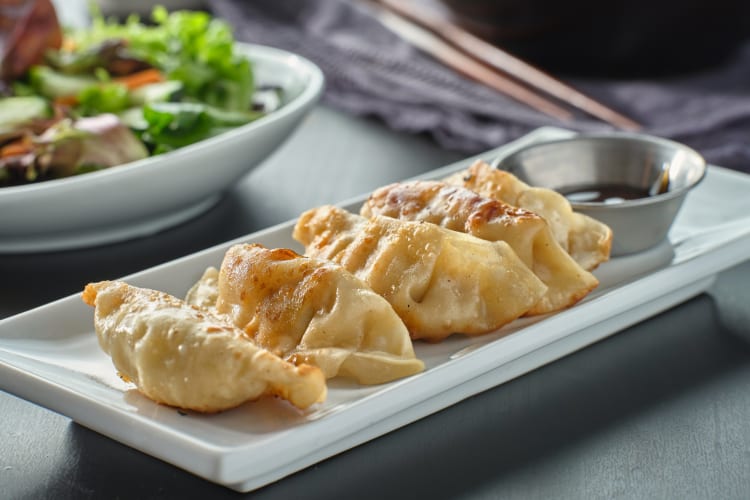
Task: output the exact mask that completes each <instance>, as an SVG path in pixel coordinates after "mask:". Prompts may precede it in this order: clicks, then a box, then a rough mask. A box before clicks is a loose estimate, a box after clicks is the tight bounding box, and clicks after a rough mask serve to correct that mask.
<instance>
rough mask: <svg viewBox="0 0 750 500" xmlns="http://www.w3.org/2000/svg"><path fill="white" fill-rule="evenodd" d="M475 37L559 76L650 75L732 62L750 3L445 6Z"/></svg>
mask: <svg viewBox="0 0 750 500" xmlns="http://www.w3.org/2000/svg"><path fill="white" fill-rule="evenodd" d="M442 3H443V4H444V5H445V6H446V7H447V8H448V10H449V12H450V15H451V17H452V18H453V19H454V20H455V21H456V22H457V23H458V24H460V25H462V26H463V27H464V28H467V29H468V30H469V31H471V32H473V33H474V34H476V35H478V36H480V37H482V38H484V39H486V40H488V41H490V42H492V43H494V44H496V45H498V46H500V47H501V48H503V49H504V50H506V51H508V52H510V53H512V54H514V55H515V56H517V57H520V58H522V59H524V60H526V61H528V62H530V63H532V64H535V65H537V66H540V67H542V68H543V69H546V70H548V71H552V72H555V73H558V74H569V75H583V76H645V75H665V74H673V73H678V72H688V71H696V70H700V69H703V68H707V67H711V66H715V65H717V64H719V63H721V62H722V61H724V60H726V58H727V57H728V56H730V55H731V54H732V53H733V52H734V51H735V49H736V48H737V47H738V46H739V45H740V44H741V43H742V42H743V41H744V40H746V39H747V38H748V37H749V36H750V0H681V1H680V0H627V1H626V0H596V1H595V0H494V1H493V0H442Z"/></svg>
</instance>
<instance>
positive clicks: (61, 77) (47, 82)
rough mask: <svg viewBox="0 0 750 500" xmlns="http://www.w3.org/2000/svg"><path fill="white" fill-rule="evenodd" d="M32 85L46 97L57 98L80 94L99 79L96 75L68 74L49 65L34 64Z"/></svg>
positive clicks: (31, 75) (31, 72)
mask: <svg viewBox="0 0 750 500" xmlns="http://www.w3.org/2000/svg"><path fill="white" fill-rule="evenodd" d="M29 74H30V77H31V85H32V86H33V87H34V88H35V89H36V90H37V92H39V93H40V94H41V95H43V96H44V97H48V98H50V99H55V98H57V97H65V96H70V95H78V94H79V93H81V91H83V90H84V89H86V88H87V87H90V86H92V85H97V84H98V83H99V81H98V80H97V79H96V78H94V77H89V76H79V75H66V74H63V73H58V72H57V71H55V70H53V69H52V68H48V67H47V66H34V67H33V68H31V71H30V73H29Z"/></svg>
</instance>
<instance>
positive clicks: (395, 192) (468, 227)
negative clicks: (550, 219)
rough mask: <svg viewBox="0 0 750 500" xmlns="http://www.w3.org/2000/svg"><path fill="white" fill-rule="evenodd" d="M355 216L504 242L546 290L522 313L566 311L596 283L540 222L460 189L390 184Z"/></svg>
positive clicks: (432, 184) (436, 184) (434, 183)
mask: <svg viewBox="0 0 750 500" xmlns="http://www.w3.org/2000/svg"><path fill="white" fill-rule="evenodd" d="M360 214H361V215H363V216H365V217H372V216H373V215H385V216H388V217H395V218H397V219H403V220H416V221H425V222H432V223H434V224H438V225H440V226H443V227H445V228H448V229H452V230H454V231H462V232H465V233H468V234H471V235H474V236H477V237H479V238H482V239H485V240H489V241H505V242H506V243H508V245H510V247H511V248H512V249H513V251H515V252H516V254H517V255H518V256H519V257H520V258H521V260H522V261H523V262H524V264H526V265H527V266H528V267H529V268H530V269H531V270H532V271H534V274H536V275H537V277H539V279H541V280H542V281H543V282H544V284H545V285H547V293H545V294H544V297H542V299H541V300H540V301H539V302H537V303H536V304H535V305H534V307H533V308H532V309H531V310H530V311H528V312H527V314H544V313H549V312H553V311H557V310H560V309H563V308H565V307H569V306H571V305H573V304H575V303H576V302H578V301H579V300H581V299H582V298H583V297H585V296H586V295H587V294H588V293H589V292H590V291H591V290H593V289H594V288H595V287H596V286H597V285H598V283H599V282H598V280H597V279H596V278H595V277H594V276H593V275H592V274H591V273H589V272H588V271H585V270H584V269H583V268H581V266H579V265H578V264H577V263H576V261H575V260H573V258H571V257H570V255H568V254H567V253H566V252H565V250H563V249H562V247H560V245H559V244H558V243H557V241H555V238H554V236H553V235H552V233H551V232H550V230H549V226H548V225H547V223H546V221H545V220H544V219H543V218H541V217H540V216H538V215H536V214H534V213H533V212H529V211H528V210H524V209H521V208H515V207H511V206H510V205H508V204H506V203H503V202H501V201H497V200H493V199H491V198H486V197H484V196H481V195H479V194H477V193H475V192H474V191H471V190H469V189H465V188H462V187H460V186H453V185H449V184H445V183H442V182H437V181H412V182H404V183H396V184H391V185H389V186H385V187H382V188H380V189H378V190H376V191H375V192H373V194H372V195H371V196H370V197H369V199H368V200H367V201H366V202H365V203H364V204H363V205H362V208H361V210H360Z"/></svg>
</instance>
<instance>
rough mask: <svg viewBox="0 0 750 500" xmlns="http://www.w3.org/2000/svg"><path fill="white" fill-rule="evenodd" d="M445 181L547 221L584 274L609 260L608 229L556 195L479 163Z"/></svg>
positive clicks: (610, 242)
mask: <svg viewBox="0 0 750 500" xmlns="http://www.w3.org/2000/svg"><path fill="white" fill-rule="evenodd" d="M445 182H447V183H449V184H455V185H458V186H463V187H465V188H467V189H471V190H472V191H474V192H476V193H479V194H481V195H482V196H487V197H489V198H493V199H495V200H499V201H502V202H504V203H508V204H509V205H513V206H514V207H520V208H525V209H526V210H530V211H532V212H534V213H536V214H539V215H541V216H542V217H544V218H545V219H546V220H547V223H548V224H549V226H550V229H551V230H552V233H553V234H554V235H555V239H556V240H557V242H558V243H560V245H561V246H562V247H563V249H565V251H567V252H568V253H569V254H570V255H571V257H573V259H575V261H576V262H578V264H580V266H581V267H583V268H584V269H586V270H587V271H591V270H592V269H595V268H596V267H597V266H598V265H599V264H601V263H602V262H604V261H606V260H608V259H609V253H610V250H611V248H612V230H611V229H610V228H609V226H607V225H606V224H603V223H601V222H599V221H597V220H596V219H593V218H591V217H589V216H587V215H584V214H581V213H578V212H574V211H573V208H572V207H571V206H570V202H568V200H567V199H566V198H565V197H564V196H563V195H561V194H560V193H557V192H555V191H553V190H551V189H545V188H540V187H531V186H529V185H528V184H526V183H524V182H522V181H521V180H520V179H518V178H517V177H516V176H515V175H513V174H511V173H509V172H506V171H504V170H499V169H497V168H493V167H492V166H490V165H488V164H487V163H486V162H484V161H482V160H477V161H476V162H474V163H473V164H472V165H471V166H470V167H469V168H468V169H466V170H463V171H461V172H458V173H456V174H453V175H451V176H450V177H448V178H447V179H445Z"/></svg>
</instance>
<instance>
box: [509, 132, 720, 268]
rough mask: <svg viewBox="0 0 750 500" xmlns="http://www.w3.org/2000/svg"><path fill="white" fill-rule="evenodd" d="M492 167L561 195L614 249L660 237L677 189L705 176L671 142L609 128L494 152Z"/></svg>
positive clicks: (678, 197) (683, 190) (687, 152)
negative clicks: (606, 230)
mask: <svg viewBox="0 0 750 500" xmlns="http://www.w3.org/2000/svg"><path fill="white" fill-rule="evenodd" d="M498 168H500V169H503V170H507V171H509V172H511V173H513V174H514V175H516V176H517V177H518V178H519V179H521V180H522V181H524V182H526V183H528V184H530V185H532V186H539V187H545V188H550V189H554V190H555V191H558V192H560V193H562V194H565V195H566V196H567V197H568V199H569V200H570V202H571V205H572V207H573V209H574V210H576V211H578V212H581V213H584V214H587V215H589V216H591V217H594V218H596V219H598V220H600V221H602V222H604V223H605V224H607V225H609V227H610V228H612V232H613V243H612V255H613V256H617V255H624V254H630V253H634V252H639V251H642V250H646V249H648V248H651V247H653V246H655V245H657V244H658V243H660V242H661V241H662V240H663V239H664V238H665V237H666V235H667V232H668V231H669V228H670V226H671V225H672V222H673V221H674V219H675V217H676V215H677V213H678V211H679V209H680V207H681V205H682V202H683V201H684V200H685V196H686V195H687V194H688V192H689V191H690V189H692V188H693V187H695V186H696V185H697V184H698V183H699V182H700V181H701V180H702V179H703V177H704V176H705V173H706V162H705V160H704V159H703V157H702V156H701V155H700V154H698V153H697V152H696V151H694V150H693V149H691V148H689V147H687V146H685V145H683V144H680V143H677V142H674V141H670V140H666V139H661V138H658V137H653V136H648V135H644V134H633V133H619V132H613V133H607V134H597V135H579V136H575V137H572V138H568V139H560V140H553V141H546V142H542V143H538V144H534V145H531V146H527V147H525V148H523V149H521V150H518V151H516V152H514V153H512V154H510V155H509V156H507V157H505V158H502V159H500V160H499V162H498ZM618 194H620V195H622V194H624V195H625V199H619V198H616V196H615V195H618ZM587 200H588V201H587Z"/></svg>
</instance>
